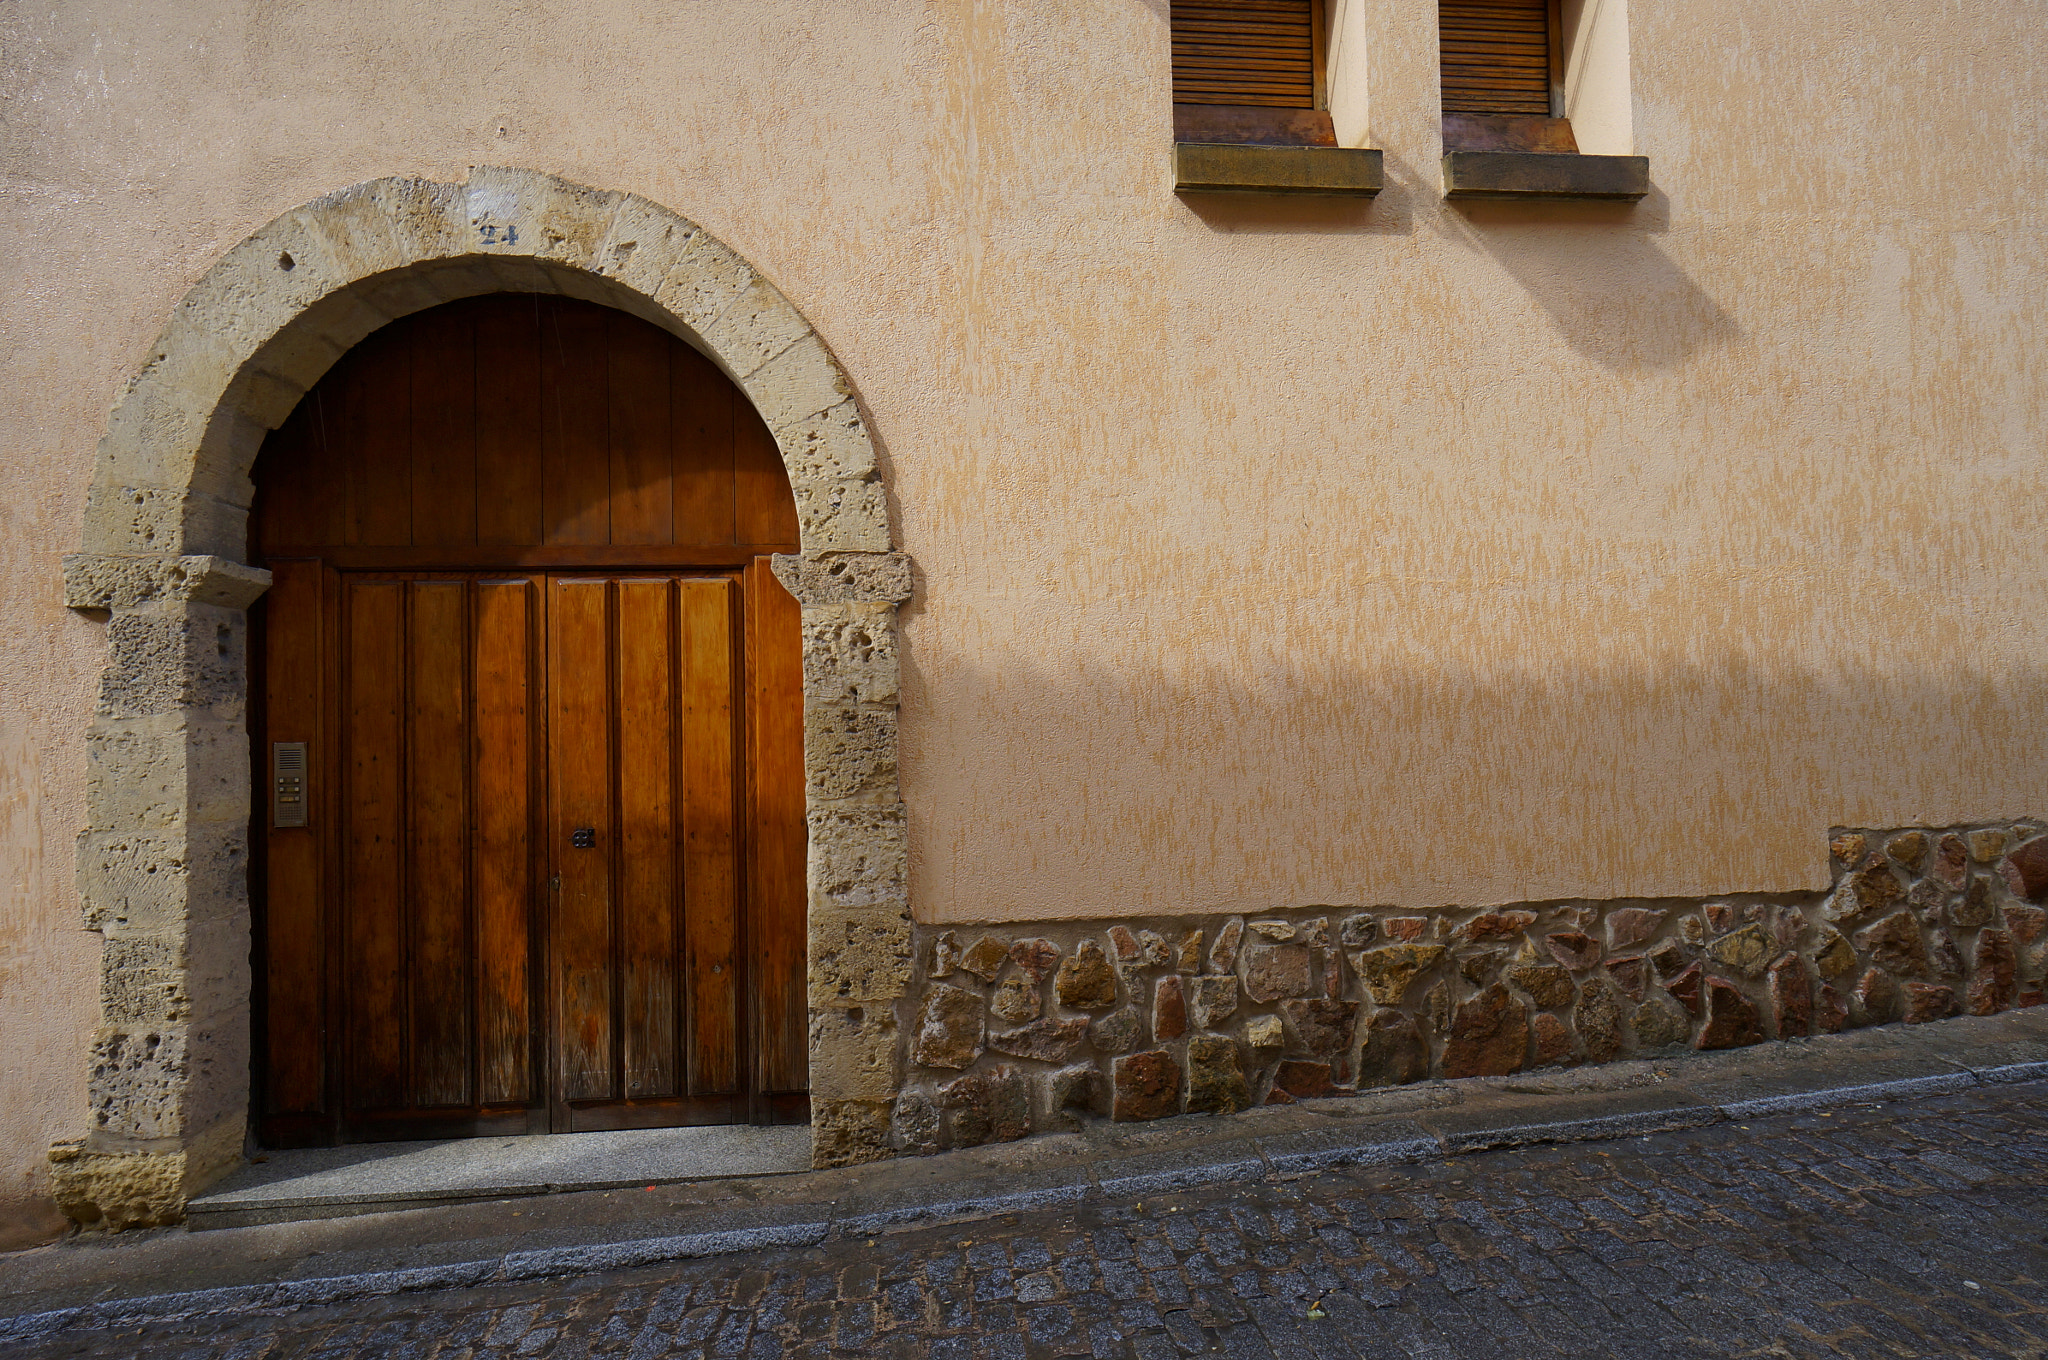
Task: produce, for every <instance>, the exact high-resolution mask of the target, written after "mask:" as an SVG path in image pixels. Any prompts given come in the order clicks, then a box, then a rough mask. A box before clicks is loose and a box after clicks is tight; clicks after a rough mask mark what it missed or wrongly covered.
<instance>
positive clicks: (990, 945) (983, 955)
mask: <svg viewBox="0 0 2048 1360" xmlns="http://www.w3.org/2000/svg"><path fill="white" fill-rule="evenodd" d="M1009 961H1010V944H1009V941H1007V940H1004V939H1002V938H1000V937H998V936H995V935H984V936H982V937H981V938H980V939H978V940H976V941H975V942H974V943H973V944H971V945H969V946H967V952H966V953H964V954H962V955H961V956H960V966H961V967H962V968H965V969H966V970H967V971H968V972H970V973H972V974H974V975H975V976H976V977H978V978H980V979H981V980H982V981H983V982H994V981H995V980H996V976H997V974H999V973H1001V972H1002V971H1003V965H1004V964H1006V963H1008V962H1009Z"/></svg>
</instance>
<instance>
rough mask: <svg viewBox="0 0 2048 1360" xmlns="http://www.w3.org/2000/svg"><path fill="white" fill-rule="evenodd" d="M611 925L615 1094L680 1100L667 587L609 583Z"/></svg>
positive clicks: (670, 599) (671, 624) (671, 603)
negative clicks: (615, 628)
mask: <svg viewBox="0 0 2048 1360" xmlns="http://www.w3.org/2000/svg"><path fill="white" fill-rule="evenodd" d="M618 592H619V634H618V675H619V850H620V857H621V861H622V863H621V867H620V871H619V921H620V930H621V934H622V937H623V938H622V940H621V943H622V945H623V949H622V951H621V952H622V957H621V960H620V968H621V972H622V974H623V976H622V978H621V991H622V995H623V999H624V1008H623V1009H624V1014H623V1017H622V1021H623V1031H624V1033H623V1036H622V1037H623V1040H624V1053H623V1058H624V1062H625V1081H624V1087H625V1094H626V1095H627V1096H628V1097H631V1098H636V1099H638V1098H645V1097H651V1096H673V1095H678V1094H680V1093H681V1092H680V1080H679V1078H680V1073H679V1071H678V1065H677V1062H676V1016H677V1011H678V1010H679V1009H680V1003H681V985H680V983H681V979H680V978H679V977H678V970H677V967H676V922H677V918H678V916H679V915H680V913H679V911H678V910H677V908H678V907H679V906H680V902H679V900H678V898H679V893H678V892H677V889H678V887H679V884H678V883H677V881H676V870H677V864H676V798H675V785H676V760H675V755H676V750H675V740H674V733H675V726H676V711H675V709H676V703H675V700H676V657H675V638H676V623H675V584H674V582H672V581H668V580H654V581H647V580H640V581H636V580H624V581H621V582H619V585H618Z"/></svg>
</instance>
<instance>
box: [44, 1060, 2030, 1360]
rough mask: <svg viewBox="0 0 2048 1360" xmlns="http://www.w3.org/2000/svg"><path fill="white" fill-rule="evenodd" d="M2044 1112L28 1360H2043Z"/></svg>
mask: <svg viewBox="0 0 2048 1360" xmlns="http://www.w3.org/2000/svg"><path fill="white" fill-rule="evenodd" d="M2044 1094H2048V1093H2044V1089H2043V1088H2042V1087H2041V1086H2040V1085H2038V1084H2034V1085H2019V1086H2009V1087H2003V1088H1992V1089H1985V1090H1979V1091H1973V1092H1970V1093H1967V1094H1964V1095H1959V1096H1951V1097H1945V1098H1941V1099H1936V1100H1927V1101H1919V1102H1914V1103H1911V1104H1904V1105H1895V1106H1890V1107H1883V1106H1878V1107H1871V1106H1862V1107H1846V1108H1841V1109H1838V1110H1836V1111H1835V1112H1833V1113H1832V1114H1831V1115H1802V1116H1797V1117H1784V1118H1777V1119H1759V1120H1754V1121H1751V1122H1750V1123H1748V1124H1747V1125H1734V1124H1724V1125H1720V1126H1717V1127H1709V1128H1705V1129H1698V1130H1694V1131H1690V1132H1685V1133H1673V1134H1664V1135H1658V1136H1655V1137H1650V1138H1634V1139H1629V1140H1627V1141H1625V1142H1596V1143H1584V1144H1579V1145H1576V1146H1570V1147H1562V1148H1545V1149H1535V1150H1529V1151H1520V1152H1494V1153H1485V1154H1479V1155H1474V1156H1469V1157H1463V1158H1457V1159H1452V1160H1447V1161H1438V1162H1433V1163H1429V1164H1426V1165H1421V1166H1411V1167H1402V1168H1397V1169H1378V1170H1375V1169H1351V1170H1346V1171H1326V1172H1319V1173H1316V1174H1315V1175H1313V1176H1309V1177H1304V1178H1300V1179H1296V1180H1291V1181H1277V1182H1264V1183H1257V1184H1249V1185H1217V1186H1210V1187H1206V1188H1203V1189H1201V1190H1195V1191H1188V1192H1185V1193H1180V1194H1174V1195H1169V1196H1164V1197H1148V1198H1146V1199H1144V1200H1142V1201H1138V1202H1130V1203H1093V1204H1087V1205H1079V1206H1073V1207H1071V1208H1066V1209H1060V1210H1049V1211H1046V1212H1043V1213H1034V1214H1022V1215H1007V1216H1004V1217H1001V1218H994V1219H985V1220H980V1221H974V1222H966V1223H955V1224H951V1225H947V1226H943V1227H931V1226H924V1227H919V1228H916V1229H913V1230H908V1231H903V1232H899V1233H891V1234H885V1235H883V1236H881V1237H878V1238H875V1239H871V1240H869V1239H860V1240H835V1241H831V1242H828V1243H827V1244H826V1245H825V1246H823V1247H821V1248H818V1249H814V1250H808V1251H800V1252H782V1253H761V1254H756V1255H751V1256H729V1257H722V1258H717V1259H711V1260H704V1261H698V1262H683V1263H678V1264H672V1265H667V1266H661V1267H650V1268H646V1269H642V1270H636V1271H630V1272H620V1273H616V1274H610V1275H600V1276H587V1277H584V1278H580V1279H571V1280H549V1281H540V1282H534V1283H531V1284H525V1285H519V1286H504V1287H493V1288H488V1289H475V1290H455V1291H447V1292H441V1293H432V1294H408V1295H399V1296H394V1297H388V1298H380V1299H374V1300H368V1301H364V1302H360V1303H355V1304H350V1305H336V1306H328V1307H320V1308H308V1309H303V1310H300V1311H297V1312H292V1313H289V1314H285V1315H281V1316H280V1315H254V1316H248V1315H244V1316H232V1317H223V1318H218V1319H209V1320H194V1321H188V1322H184V1323H178V1324H174V1325H162V1326H158V1327H153V1328H150V1329H148V1330H146V1331H144V1332H138V1331H135V1330H132V1329H131V1330H127V1331H121V1332H81V1333H78V1334H76V1335H72V1336H67V1337H59V1338H52V1339H51V1340H49V1341H46V1342H44V1343H42V1344H40V1345H38V1346H35V1347H33V1348H30V1349H27V1350H25V1351H23V1352H21V1354H23V1355H25V1356H34V1357H38V1358H39V1360H40V1358H41V1357H51V1358H53V1360H54V1357H60V1356H62V1357H74V1356H76V1357H84V1356H95V1357H97V1356H136V1355H141V1356H177V1357H191V1360H199V1358H200V1357H222V1358H223V1360H226V1358H228V1357H233V1358H234V1360H258V1357H262V1358H264V1360H269V1358H271V1357H279V1358H281V1357H294V1358H296V1357H306V1358H307V1360H312V1358H313V1357H319V1358H320V1360H342V1358H343V1357H363V1358H364V1360H371V1358H372V1357H389V1360H400V1358H401V1357H420V1358H421V1360H426V1358H427V1357H435V1358H436V1360H455V1358H456V1357H465V1358H471V1360H483V1358H484V1357H514V1356H517V1357H550V1358H555V1357H564V1358H565V1357H583V1356H619V1357H631V1360H651V1358H652V1357H656V1356H691V1357H696V1356H719V1357H742V1356H744V1357H759V1358H760V1360H767V1358H768V1357H778V1356H783V1357H797V1356H805V1357H811V1356H826V1355H832V1356H891V1357H894V1356H904V1357H909V1356H932V1357H945V1358H946V1360H970V1358H971V1357H983V1356H986V1357H1005V1358H1008V1357H1016V1358H1017V1360H1026V1358H1027V1357H1028V1358H1031V1360H1036V1357H1052V1356H1084V1355H1085V1356H1095V1357H1104V1358H1105V1360H1106V1358H1107V1357H1139V1358H1140V1360H1167V1358H1168V1357H1179V1356H1186V1355H1225V1356H1231V1357H1258V1358H1259V1360H1264V1358H1265V1357H1269V1356H1279V1357H1285V1360H1297V1358H1298V1357H1303V1356H1318V1357H1324V1356H1328V1357H1338V1356H1344V1357H1349V1356H1365V1357H1375V1358H1376V1357H1389V1358H1390V1360H1391V1358H1392V1357H1402V1356H1413V1357H1445V1358H1446V1360H1448V1358H1450V1357H1459V1358H1462V1357H1486V1356H1511V1357H1518V1358H1519V1357H1534V1356H1553V1355H1555V1356H1573V1357H1585V1356H1608V1355H1615V1356H1747V1355H1774V1356H1806V1355H1842V1356H1853V1357H1878V1356H1887V1357H1888V1356H1926V1357H1956V1356H1986V1357H1990V1356H2000V1357H2004V1356H2028V1357H2039V1356H2044V1355H2048V1288H2044V1285H2043V1281H2044V1280H2048V1109H2044V1106H2043V1096H2044Z"/></svg>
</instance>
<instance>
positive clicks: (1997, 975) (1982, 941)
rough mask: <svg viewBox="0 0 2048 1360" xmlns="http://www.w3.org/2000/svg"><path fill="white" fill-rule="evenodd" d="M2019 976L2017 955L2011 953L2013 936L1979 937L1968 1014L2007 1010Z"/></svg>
mask: <svg viewBox="0 0 2048 1360" xmlns="http://www.w3.org/2000/svg"><path fill="white" fill-rule="evenodd" d="M2018 974H2019V955H2018V954H2017V952H2016V951H2015V950H2014V949H2013V944H2012V936H2010V935H2008V934H2007V933H2006V932H2004V931H2002V930H1987V931H1985V932H1984V933H1983V934H1981V935H1979V936H1978V937H1977V968H1976V974H1975V976H1974V977H1972V978H1971V979H1970V990H1969V1010H1970V1014H1972V1015H1996V1014H1998V1013H1999V1012H2000V1011H2002V1010H2004V1009H2005V1008H2006V1007H2008V1006H2010V1005H2011V1004H2012V999H2013V989H2014V985H2015V982H2016V980H2017V978H2018Z"/></svg>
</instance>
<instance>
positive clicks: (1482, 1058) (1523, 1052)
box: [1443, 979, 1598, 1078]
mask: <svg viewBox="0 0 2048 1360" xmlns="http://www.w3.org/2000/svg"><path fill="white" fill-rule="evenodd" d="M1596 981H1598V979H1596ZM1528 1058H1529V1012H1528V1010H1527V1009H1526V1008H1525V1007H1524V1006H1523V1005H1522V1003H1521V1002H1519V1001H1517V1000H1515V999H1514V997H1513V996H1512V995H1511V994H1510V993H1509V992H1508V989H1507V988H1506V987H1504V986H1502V985H1501V984H1499V983H1495V984H1494V985H1493V986H1491V987H1488V988H1487V989H1486V990H1485V991H1483V992H1481V993H1480V994H1479V995H1478V996H1475V997H1473V998H1472V999H1471V1000H1470V1001H1467V1002H1465V1003H1464V1004H1463V1005H1461V1006H1459V1007H1458V1008H1457V1012H1456V1014H1455V1015H1454V1017H1453V1018H1452V1020H1451V1032H1450V1038H1449V1040H1448V1041H1447V1042H1446V1043H1445V1044H1444V1057H1443V1074H1444V1076H1445V1077H1447V1078H1451V1077H1502V1076H1506V1075H1507V1074H1508V1073H1510V1072H1519V1071H1521V1070H1522V1067H1523V1065H1524V1064H1525V1063H1526V1062H1527V1061H1528Z"/></svg>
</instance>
